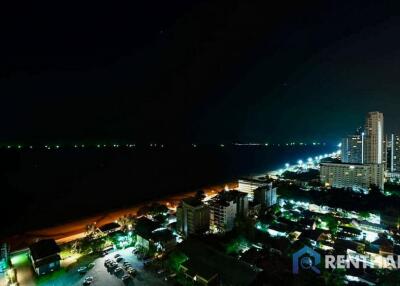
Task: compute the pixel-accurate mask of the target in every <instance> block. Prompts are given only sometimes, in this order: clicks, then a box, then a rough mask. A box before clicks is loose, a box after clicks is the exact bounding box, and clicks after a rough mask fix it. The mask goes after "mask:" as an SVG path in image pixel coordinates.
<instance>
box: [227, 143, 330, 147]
mask: <svg viewBox="0 0 400 286" xmlns="http://www.w3.org/2000/svg"><path fill="white" fill-rule="evenodd" d="M233 145H236V146H278V147H279V146H325V145H326V143H325V142H287V143H268V142H267V143H234V144H233Z"/></svg>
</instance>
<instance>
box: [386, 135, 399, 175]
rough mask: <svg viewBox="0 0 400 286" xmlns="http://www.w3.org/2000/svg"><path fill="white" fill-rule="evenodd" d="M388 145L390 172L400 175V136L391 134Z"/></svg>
mask: <svg viewBox="0 0 400 286" xmlns="http://www.w3.org/2000/svg"><path fill="white" fill-rule="evenodd" d="M388 143H389V144H388V170H389V171H390V172H391V173H400V136H399V135H397V134H391V135H390V136H389V140H388Z"/></svg>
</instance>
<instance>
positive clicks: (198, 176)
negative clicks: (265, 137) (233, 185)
mask: <svg viewBox="0 0 400 286" xmlns="http://www.w3.org/2000/svg"><path fill="white" fill-rule="evenodd" d="M332 151H335V148H334V147H333V146H296V147H294V146H292V147H286V146H285V147H277V146H275V147H273V146H268V147H267V146H236V145H229V146H225V147H221V146H218V145H215V146H211V145H201V146H197V147H196V148H194V147H192V146H190V145H188V146H179V147H178V146H167V145H166V146H164V147H163V148H161V146H157V147H150V146H136V147H135V148H121V147H120V148H101V149H98V148H84V149H79V148H78V149H76V148H60V149H58V150H43V149H39V150H38V149H33V150H29V149H28V150H26V149H22V150H14V151H10V150H2V151H0V189H1V196H2V198H1V199H0V201H1V213H2V219H1V226H2V227H1V228H0V229H1V230H0V236H4V235H10V234H16V233H20V232H23V231H26V230H29V229H36V228H41V227H46V226H51V225H55V224H60V223H62V222H65V221H69V220H73V219H76V218H80V217H83V216H86V215H90V214H94V213H98V212H101V211H104V210H109V209H116V208H120V207H127V206H131V205H134V204H135V203H139V202H142V201H146V200H151V199H157V198H160V197H165V196H167V195H169V194H175V193H182V192H185V191H192V190H196V189H199V188H202V187H206V186H210V185H214V184H221V183H225V182H230V181H232V180H235V179H237V178H239V177H241V176H248V175H255V174H262V173H266V172H267V171H270V170H273V169H278V168H282V167H284V164H285V163H286V162H289V163H292V164H294V163H295V162H297V160H298V159H303V160H306V159H307V158H308V157H314V156H317V155H320V154H323V153H328V152H332Z"/></svg>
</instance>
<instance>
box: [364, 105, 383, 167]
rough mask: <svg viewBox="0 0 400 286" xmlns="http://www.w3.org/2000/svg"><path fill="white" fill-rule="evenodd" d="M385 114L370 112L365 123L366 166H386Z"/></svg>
mask: <svg viewBox="0 0 400 286" xmlns="http://www.w3.org/2000/svg"><path fill="white" fill-rule="evenodd" d="M384 134H385V133H384V125H383V114H382V113H381V112H378V111H373V112H369V113H368V115H367V119H366V121H365V137H364V142H365V144H364V155H363V156H364V162H363V163H365V164H385V162H386V147H385V144H384V141H385V137H384Z"/></svg>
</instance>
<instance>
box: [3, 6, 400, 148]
mask: <svg viewBox="0 0 400 286" xmlns="http://www.w3.org/2000/svg"><path fill="white" fill-rule="evenodd" d="M55 2H57V1H55ZM114 2H115V3H113V4H112V6H110V3H108V4H107V5H104V6H102V4H100V3H96V4H90V5H89V4H87V5H86V6H83V4H82V3H80V4H79V5H76V6H74V5H73V4H72V3H71V4H70V5H68V4H65V6H63V5H62V4H60V3H58V4H54V3H53V4H49V3H46V4H43V5H42V6H40V5H41V4H39V3H36V4H35V6H33V7H26V9H23V10H22V9H20V7H10V10H6V11H4V12H6V14H7V15H8V16H6V17H2V21H3V23H2V25H1V31H2V32H1V47H0V94H1V99H2V101H1V104H0V107H1V109H0V140H1V141H4V142H12V141H18V142H22V143H25V142H26V143H28V142H29V143H35V142H37V143H42V142H75V141H96V140H132V141H136V142H140V141H143V142H146V141H154V142H157V141H158V142H172V143H174V142H205V143H220V142H232V141H243V142H247V141H260V142H266V141H276V142H278V141H280V142H282V141H288V140H323V141H326V142H329V141H337V140H338V138H339V137H340V136H341V135H343V134H344V133H348V132H351V131H352V130H353V129H355V128H356V127H358V126H360V125H361V124H362V122H363V120H364V117H365V113H366V112H368V111H372V110H379V111H382V112H384V114H385V120H386V122H385V124H386V130H387V131H388V132H393V131H400V124H399V122H400V112H399V107H400V96H399V95H400V81H399V72H400V37H399V35H400V17H397V16H396V15H395V14H396V12H397V11H398V9H397V7H394V6H392V5H389V4H384V2H383V1H286V2H285V1H279V2H280V6H276V5H273V4H272V1H260V2H262V3H263V4H251V3H250V2H252V1H215V0H214V1H128V2H127V3H125V2H120V3H118V2H119V1H114ZM292 2H297V3H298V4H294V3H292ZM339 2H341V4H338V3H339ZM394 2H395V1H393V3H394Z"/></svg>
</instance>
